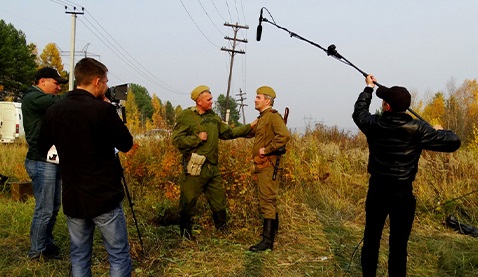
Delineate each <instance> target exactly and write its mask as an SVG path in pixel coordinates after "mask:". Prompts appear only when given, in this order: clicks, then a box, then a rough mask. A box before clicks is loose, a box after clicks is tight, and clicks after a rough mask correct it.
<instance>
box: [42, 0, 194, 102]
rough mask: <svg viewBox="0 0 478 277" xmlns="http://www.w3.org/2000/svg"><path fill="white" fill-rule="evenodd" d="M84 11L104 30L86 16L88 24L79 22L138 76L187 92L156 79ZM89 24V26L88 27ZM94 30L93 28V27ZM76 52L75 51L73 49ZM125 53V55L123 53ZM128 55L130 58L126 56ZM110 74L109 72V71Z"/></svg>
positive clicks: (57, 1)
mask: <svg viewBox="0 0 478 277" xmlns="http://www.w3.org/2000/svg"><path fill="white" fill-rule="evenodd" d="M50 1H51V2H54V3H57V4H61V5H64V4H69V3H72V4H74V3H73V2H71V1H68V0H64V1H63V0H50ZM86 13H87V14H88V15H89V16H90V17H91V18H92V19H93V20H94V22H95V23H96V24H97V25H98V26H99V27H100V28H101V29H102V30H103V31H104V32H101V31H100V30H98V28H97V27H96V26H95V24H93V23H92V22H91V21H90V20H89V19H88V17H85V20H86V22H87V23H88V24H89V26H88V24H86V23H85V22H83V21H82V20H81V19H80V22H81V23H82V24H83V25H84V26H85V27H86V28H87V29H88V30H89V31H90V32H91V33H92V34H93V35H94V36H95V37H96V38H98V40H100V42H102V43H103V44H104V45H105V46H106V47H107V48H108V49H109V50H111V52H113V54H115V55H116V56H117V57H119V58H120V60H121V61H123V62H124V63H125V64H126V65H127V66H128V67H130V68H131V69H133V70H134V71H135V72H137V73H138V74H139V75H140V76H142V77H143V78H145V79H146V80H148V81H150V82H152V83H153V84H154V85H156V86H158V87H160V88H162V89H164V90H166V91H169V92H172V93H175V94H182V95H184V94H187V93H185V92H181V91H180V90H177V89H175V88H173V87H172V86H170V85H168V84H166V83H165V82H163V81H161V80H160V79H158V78H157V77H156V76H155V75H154V74H152V73H151V72H150V71H149V70H148V69H147V68H146V67H144V66H143V65H142V64H141V63H140V62H138V61H137V60H136V59H135V58H134V57H133V56H132V55H131V54H129V53H128V51H126V49H125V48H124V47H122V46H121V44H120V43H119V42H118V41H117V40H116V39H115V38H114V37H113V36H112V35H110V34H109V32H108V31H107V30H106V29H105V28H104V27H103V26H102V25H101V24H100V23H99V22H98V21H97V20H96V19H95V18H94V17H93V15H92V14H91V13H89V12H88V11H87V10H86ZM90 26H91V28H90ZM92 28H93V29H94V30H93V29H92ZM103 33H106V34H107V35H108V36H109V38H107V37H105V35H104V34H103ZM98 34H99V35H98ZM100 36H101V37H102V38H103V39H102V38H101V37H100ZM110 40H112V41H114V42H115V44H113V43H111V42H110ZM116 46H118V47H119V48H120V49H121V50H122V51H121V50H120V49H118V48H117V47H116ZM75 52H76V51H75ZM125 53H126V55H127V56H126V55H125ZM128 56H129V57H130V58H128ZM110 74H111V73H110Z"/></svg>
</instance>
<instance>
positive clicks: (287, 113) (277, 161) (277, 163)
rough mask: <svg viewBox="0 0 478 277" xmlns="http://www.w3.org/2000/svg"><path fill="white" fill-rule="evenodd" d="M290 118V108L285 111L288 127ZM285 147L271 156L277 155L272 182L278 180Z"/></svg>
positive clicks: (285, 121)
mask: <svg viewBox="0 0 478 277" xmlns="http://www.w3.org/2000/svg"><path fill="white" fill-rule="evenodd" d="M288 117H289V108H288V107H286V108H285V111H284V123H285V124H286V125H287V118H288ZM285 152H286V151H285V146H282V147H281V148H279V149H277V151H274V152H271V153H270V154H269V155H277V159H276V164H275V165H274V173H273V174H272V181H275V180H276V178H277V171H279V164H280V158H281V156H282V155H284V154H285Z"/></svg>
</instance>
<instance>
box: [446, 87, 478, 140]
mask: <svg viewBox="0 0 478 277" xmlns="http://www.w3.org/2000/svg"><path fill="white" fill-rule="evenodd" d="M447 108H448V109H447V116H446V121H447V122H453V123H454V125H455V126H447V127H448V128H450V129H452V130H454V131H456V133H457V134H458V135H459V136H460V138H461V139H462V140H463V141H469V140H471V139H472V137H473V133H472V132H473V124H474V123H476V122H478V82H477V80H476V79H475V80H465V81H464V82H463V84H462V85H461V86H460V87H459V88H457V89H456V90H455V91H453V92H452V93H451V95H450V100H449V101H448V105H447ZM450 117H454V118H450Z"/></svg>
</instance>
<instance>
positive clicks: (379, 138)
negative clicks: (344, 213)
mask: <svg viewBox="0 0 478 277" xmlns="http://www.w3.org/2000/svg"><path fill="white" fill-rule="evenodd" d="M376 82H377V81H376V79H375V77H374V76H372V75H369V76H367V77H366V78H365V83H366V84H367V86H366V87H365V89H364V91H363V92H362V93H360V95H359V97H358V99H357V101H356V102H355V108H354V113H353V115H352V117H353V120H354V122H355V124H357V126H358V127H359V129H360V130H361V131H362V132H363V133H364V134H365V136H366V137H367V142H368V146H369V161H368V172H369V173H370V180H369V189H368V192H367V199H366V204H365V212H366V218H365V232H364V243H363V248H362V260H361V263H362V272H363V276H375V274H376V271H377V261H378V252H379V248H380V239H381V236H382V230H383V226H384V224H385V220H386V218H387V216H390V239H389V248H390V251H389V258H388V273H389V276H390V277H394V276H406V267H407V244H408V239H409V236H410V232H411V230H412V224H413V219H414V217H415V208H416V199H415V196H414V195H413V187H412V183H413V181H414V179H415V175H416V173H417V171H418V160H419V159H420V154H421V152H422V150H423V149H426V150H433V151H440V152H454V151H456V150H457V149H458V148H459V147H460V144H461V142H460V139H459V137H458V136H457V135H456V134H455V133H453V132H452V131H448V130H441V127H439V126H437V127H436V129H435V128H433V127H431V126H430V125H428V124H427V123H425V122H423V121H420V120H417V119H413V118H412V117H411V116H410V115H408V114H407V113H406V110H407V109H408V108H409V107H410V102H411V95H410V93H409V92H408V91H407V89H406V88H403V87H398V86H394V87H391V88H386V87H383V86H382V87H379V88H378V89H377V96H378V97H379V98H381V99H382V100H383V101H382V110H383V112H382V114H381V115H371V114H370V112H369V107H370V102H371V100H372V94H373V90H374V87H375V84H376Z"/></svg>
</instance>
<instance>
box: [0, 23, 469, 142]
mask: <svg viewBox="0 0 478 277" xmlns="http://www.w3.org/2000/svg"><path fill="white" fill-rule="evenodd" d="M0 53H1V55H0V101H19V102H20V101H21V97H22V91H24V90H25V89H26V88H27V87H28V86H30V85H31V84H32V81H33V79H34V75H35V72H36V70H37V69H38V68H41V67H44V66H50V67H53V68H56V69H57V70H58V72H60V74H61V75H62V76H64V77H65V78H68V75H69V73H68V72H67V71H65V70H64V68H63V63H62V59H61V56H60V51H59V50H58V48H57V46H56V45H55V44H54V43H49V44H47V45H46V46H45V48H44V49H43V51H42V52H41V54H38V49H37V47H36V45H35V44H33V43H29V44H28V43H27V41H26V37H25V34H24V33H23V32H22V31H21V30H17V29H15V27H14V26H13V25H12V24H7V23H6V22H5V21H4V20H0ZM67 86H68V85H64V87H63V90H62V92H66V91H67V89H68V87H67ZM414 94H415V97H413V98H414V99H415V101H414V103H412V108H413V110H414V111H416V112H418V113H419V114H421V116H422V117H423V118H425V119H426V120H427V121H428V122H429V123H430V124H431V125H436V124H439V125H442V126H443V127H444V128H446V129H451V130H454V131H455V132H456V133H457V134H458V135H459V136H460V137H461V138H462V141H463V142H464V143H465V144H469V143H473V144H476V145H477V148H478V129H477V126H476V122H478V83H477V80H476V79H474V80H465V81H464V82H463V84H461V85H459V86H457V85H456V84H455V82H454V81H453V80H451V81H449V82H448V83H447V88H446V91H438V92H435V93H432V94H431V95H430V96H429V97H428V99H425V100H423V99H421V100H417V99H418V98H417V97H416V95H417V94H418V93H416V92H414ZM227 101H228V102H229V103H228V106H229V108H230V110H231V113H230V120H229V123H230V124H237V125H240V124H241V123H240V122H239V121H240V117H241V115H240V111H239V107H238V104H237V103H236V101H235V99H234V98H232V97H229V98H228V99H227ZM124 106H125V108H126V112H127V122H128V123H127V124H128V127H130V128H131V131H132V132H135V133H141V132H143V131H146V130H150V129H156V128H160V129H171V128H172V127H173V126H174V124H175V120H176V117H177V115H178V114H179V113H180V112H181V111H182V109H183V108H182V107H181V106H176V107H174V106H173V104H172V103H171V102H170V101H162V100H161V99H160V98H159V97H158V96H157V94H153V95H152V96H151V94H150V93H149V92H148V90H147V89H146V88H145V87H143V86H141V85H138V84H133V83H131V84H129V87H128V100H127V101H126V102H125V103H124ZM225 106H226V97H225V96H224V95H222V94H221V95H219V96H218V98H217V99H216V103H215V107H214V111H215V112H216V113H218V114H219V115H220V116H221V118H224V113H225Z"/></svg>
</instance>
